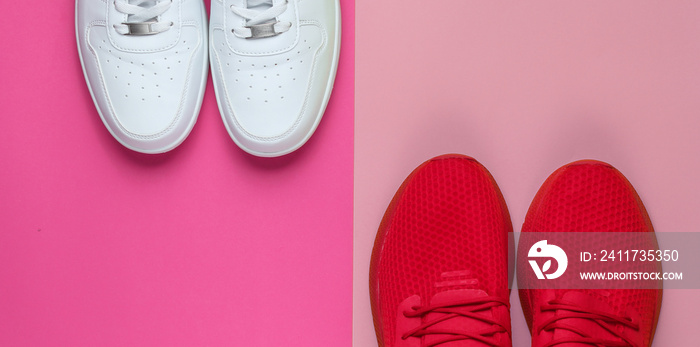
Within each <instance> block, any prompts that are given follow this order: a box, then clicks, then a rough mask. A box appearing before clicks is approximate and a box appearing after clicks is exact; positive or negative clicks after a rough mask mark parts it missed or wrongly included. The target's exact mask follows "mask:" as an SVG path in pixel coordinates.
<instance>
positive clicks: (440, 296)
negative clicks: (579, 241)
mask: <svg viewBox="0 0 700 347" xmlns="http://www.w3.org/2000/svg"><path fill="white" fill-rule="evenodd" d="M509 232H512V226H511V222H510V216H509V215H508V209H507V208H506V204H505V201H504V200H503V196H502V195H501V192H500V191H499V189H498V186H497V185H496V182H495V181H494V179H493V177H491V175H490V174H489V172H488V171H487V170H486V169H485V168H484V167H483V166H481V164H479V163H478V162H477V161H476V160H474V159H472V158H469V157H465V156H461V155H455V154H450V155H444V156H440V157H436V158H433V159H431V160H428V161H427V162H425V163H423V164H422V165H421V166H419V167H418V168H417V169H415V170H414V171H413V172H412V173H411V174H410V175H409V176H408V178H406V180H405V181H404V182H403V184H402V185H401V187H400V188H399V190H398V192H397V193H396V195H395V196H394V198H393V200H392V201H391V204H390V205H389V207H388V209H387V211H386V213H385V214H384V218H383V220H382V222H381V224H380V226H379V231H378V232H377V238H376V240H375V244H374V250H373V252H372V260H371V265H370V280H369V283H370V298H371V303H372V313H373V316H374V326H375V331H376V333H377V340H378V342H379V346H386V347H428V346H438V345H440V346H445V347H448V346H449V347H471V346H511V329H510V308H509V302H508V296H509V289H508V237H509V234H508V233H509ZM510 235H511V236H512V234H510Z"/></svg>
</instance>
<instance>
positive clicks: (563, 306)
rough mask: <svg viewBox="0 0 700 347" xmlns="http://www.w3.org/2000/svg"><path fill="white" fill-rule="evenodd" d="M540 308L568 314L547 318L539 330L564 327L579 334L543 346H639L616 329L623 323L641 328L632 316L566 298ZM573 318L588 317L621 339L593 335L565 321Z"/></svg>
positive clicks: (634, 327)
mask: <svg viewBox="0 0 700 347" xmlns="http://www.w3.org/2000/svg"><path fill="white" fill-rule="evenodd" d="M540 310H541V311H543V312H544V311H566V312H568V314H566V315H564V316H554V317H552V318H550V319H548V320H546V321H545V322H544V323H542V326H541V327H540V328H539V330H538V332H541V331H543V330H544V331H552V330H554V329H563V330H567V331H570V332H573V333H574V334H576V335H578V336H571V337H566V338H561V339H557V340H554V341H550V342H549V343H547V344H546V345H544V346H543V347H552V346H556V345H560V344H562V343H583V344H589V345H592V346H598V347H603V346H604V347H639V346H637V345H636V344H634V342H633V341H630V340H629V339H628V338H627V337H625V336H623V335H621V334H620V333H619V332H618V331H617V330H616V329H615V326H616V325H618V324H621V325H624V326H627V327H629V328H631V329H634V330H639V324H637V323H633V322H632V319H630V318H625V317H620V316H617V315H614V314H610V313H608V312H603V311H597V310H593V309H589V308H585V307H581V306H579V305H576V304H574V303H571V302H567V301H564V300H552V301H550V302H548V304H547V305H542V307H541V308H540ZM571 318H579V319H588V320H590V321H592V322H594V323H596V324H597V325H598V326H600V327H601V328H603V329H605V330H606V331H607V332H609V333H610V335H612V336H613V337H616V338H619V339H620V340H610V339H603V338H599V337H593V336H592V334H591V333H590V332H588V333H587V332H585V331H583V330H581V329H580V328H577V327H575V326H572V325H570V324H567V323H566V322H565V320H567V319H571Z"/></svg>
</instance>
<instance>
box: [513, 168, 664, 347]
mask: <svg viewBox="0 0 700 347" xmlns="http://www.w3.org/2000/svg"><path fill="white" fill-rule="evenodd" d="M522 231H523V233H522V234H521V236H520V246H522V247H519V248H518V249H519V252H518V283H519V285H518V286H519V287H520V288H528V286H527V283H522V281H525V279H524V278H526V277H527V276H525V275H522V274H523V272H524V271H530V267H529V266H528V264H527V260H526V258H525V257H527V256H528V255H527V254H525V253H527V249H525V248H527V247H529V246H528V245H529V244H530V243H531V242H532V241H533V240H528V237H529V236H528V234H527V233H528V232H596V233H599V232H637V233H642V234H641V235H642V236H640V237H635V238H634V240H635V241H634V243H633V244H632V243H629V241H624V242H627V243H629V244H626V245H620V244H619V242H618V243H616V242H617V241H615V240H613V239H612V238H611V237H610V236H609V234H607V235H608V236H607V237H596V236H595V234H593V235H591V234H586V235H585V236H584V237H581V238H576V242H577V243H582V244H583V246H585V247H588V249H592V250H603V249H620V247H623V246H624V247H625V248H623V249H622V251H623V252H624V251H625V249H638V250H639V249H642V250H649V249H658V244H657V243H656V237H655V235H654V229H653V227H652V225H651V222H650V220H649V216H648V215H647V212H646V210H645V208H644V205H643V204H642V201H641V200H640V199H639V196H638V195H637V193H636V192H635V190H634V188H632V185H631V184H630V183H629V182H628V181H627V179H625V177H624V176H623V175H622V174H621V173H620V172H619V171H617V170H616V169H615V168H613V167H612V166H610V165H609V164H606V163H602V162H598V161H591V160H586V161H578V162H574V163H571V164H568V165H566V166H564V167H562V168H560V169H559V170H557V171H555V172H554V173H553V174H552V175H551V176H550V177H549V178H548V179H547V180H546V181H545V183H544V184H543V185H542V187H541V188H540V190H539V192H538V193H537V195H536V196H535V199H534V200H533V202H532V204H531V205H530V209H529V211H528V213H527V216H526V217H525V223H524V224H523V228H522ZM647 234H648V236H646V235H647ZM530 235H535V234H530ZM599 235H601V236H602V235H604V234H599ZM525 240H528V241H525ZM625 240H629V239H625ZM524 242H525V243H524ZM528 242H529V243H528ZM620 242H622V241H620ZM611 247H613V248H611ZM538 252H539V249H538ZM570 256H571V255H570ZM569 263H570V264H571V260H569ZM618 263H619V262H618ZM646 264H650V265H642V266H646V267H647V268H649V267H651V268H652V269H653V270H654V271H656V270H658V271H661V269H660V264H657V263H646ZM585 266H596V265H590V264H587V265H585ZM625 266H627V265H625ZM632 266H636V265H632ZM569 267H571V265H569ZM574 275H578V273H575V274H574ZM544 281H545V282H544V283H553V282H547V280H544ZM619 283H621V282H614V281H611V282H610V289H562V287H561V286H560V287H557V288H556V289H520V290H519V294H520V302H521V304H522V307H523V312H524V313H525V320H526V321H527V324H528V327H529V328H530V331H531V333H532V346H533V347H550V346H557V347H586V346H634V347H643V346H651V342H652V340H653V339H654V332H655V329H656V323H657V321H658V318H659V310H660V308H661V295H662V290H661V289H660V288H661V284H660V282H659V284H658V285H657V284H654V286H653V287H652V288H659V289H620V286H621V285H620V284H619ZM605 285H606V286H607V284H605ZM615 287H617V288H615ZM529 288H532V287H529Z"/></svg>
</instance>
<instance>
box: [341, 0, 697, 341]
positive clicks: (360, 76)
mask: <svg viewBox="0 0 700 347" xmlns="http://www.w3.org/2000/svg"><path fill="white" fill-rule="evenodd" d="M433 5H436V6H433ZM356 49H357V55H356V59H357V70H356V91H357V92H356V93H357V94H356V116H355V258H354V262H355V281H354V300H355V301H354V314H355V315H354V320H353V323H354V331H353V337H354V345H355V346H357V347H367V346H376V340H375V337H374V331H373V327H372V323H371V313H370V306H369V293H368V286H367V278H368V272H369V271H368V267H369V257H370V252H371V247H372V242H373V240H374V236H375V233H376V231H377V227H378V226H379V222H380V220H381V217H382V215H383V214H384V211H385V209H386V207H387V205H388V204H389V201H390V200H391V198H392V197H393V195H394V193H395V192H396V189H397V188H398V187H399V185H400V184H401V182H402V181H403V180H404V179H405V178H406V176H407V175H408V174H409V173H410V172H411V171H412V170H413V169H414V168H415V167H416V166H418V165H419V164H420V163H422V162H423V161H425V160H427V159H429V158H431V157H433V156H436V155H439V154H443V153H450V152H457V153H463V154H467V155H471V156H473V157H475V158H476V159H478V160H479V161H480V162H481V163H482V164H484V165H485V166H486V167H487V168H488V169H489V170H490V171H491V173H492V174H493V176H494V177H495V179H496V181H497V182H498V184H499V186H500V188H501V190H502V191H503V194H504V196H505V199H506V202H507V204H508V207H509V210H510V213H511V217H512V221H513V226H514V229H515V230H516V231H519V230H520V226H521V225H522V222H523V219H524V217H525V214H526V212H527V208H528V207H529V205H530V202H531V201H532V198H533V197H534V195H535V193H536V192H537V190H538V189H539V187H540V185H541V184H542V183H543V182H544V180H545V179H546V178H547V176H549V175H550V174H551V173H552V172H553V171H554V170H556V169H557V168H558V167H560V166H562V165H564V164H567V163H569V162H571V161H574V160H577V159H583V158H593V159H599V160H604V161H608V162H610V163H611V164H613V165H614V166H616V167H617V168H618V169H619V170H620V171H622V172H623V173H624V174H625V175H626V176H627V178H628V179H629V180H630V181H631V182H632V184H633V185H634V186H635V187H636V189H637V190H638V192H639V194H640V196H641V197H642V199H643V200H644V202H645V205H646V207H647V209H648V211H649V213H650V215H651V218H652V222H653V224H654V226H655V228H656V231H657V232H666V231H686V232H691V231H692V232H698V231H700V230H699V227H698V226H699V225H700V213H698V211H700V194H699V193H700V179H698V172H700V136H699V134H698V132H699V130H700V2H697V1H673V2H669V1H665V2H660V1H632V0H624V1H622V0H621V1H556V0H547V1H542V0H538V1H520V2H516V1H451V2H449V3H446V2H444V3H441V4H439V5H437V4H432V3H431V4H428V3H426V2H420V3H419V2H418V1H415V2H406V1H399V0H383V1H360V2H358V3H357V41H356ZM662 246H663V245H662ZM511 306H512V308H511V317H512V323H513V334H514V337H513V341H514V346H516V347H520V346H530V335H529V332H528V330H527V327H526V325H525V319H524V318H523V315H522V310H521V308H520V303H519V299H518V295H517V291H513V293H512V295H511ZM698 312H700V291H698V290H667V291H665V293H664V302H663V306H662V311H661V316H660V322H659V326H658V330H657V335H656V339H655V343H654V345H655V346H690V345H692V344H693V342H691V341H696V339H697V338H696V337H695V335H696V332H697V327H698V324H699V323H700V317H699V316H698V314H697V313H698ZM696 344H697V343H696Z"/></svg>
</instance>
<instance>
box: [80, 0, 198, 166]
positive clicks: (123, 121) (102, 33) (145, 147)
mask: <svg viewBox="0 0 700 347" xmlns="http://www.w3.org/2000/svg"><path fill="white" fill-rule="evenodd" d="M159 21H165V22H173V26H172V27H170V29H168V30H167V31H165V32H163V33H159V34H155V35H148V36H133V35H122V34H119V33H118V32H117V31H116V30H115V29H114V27H113V25H114V24H120V23H123V22H127V15H126V14H123V13H121V12H119V11H117V10H116V8H115V6H114V3H113V2H112V1H104V0H77V2H76V30H77V37H78V45H79V51H80V55H81V61H82V63H83V68H84V71H85V75H86V79H87V82H88V86H89V88H90V91H91V94H92V96H93V99H94V101H95V104H96V106H97V109H98V111H99V113H100V115H101V117H102V120H103V121H104V123H105V125H106V126H107V128H108V129H109V131H110V132H111V133H112V134H113V135H114V137H115V138H116V139H117V140H119V141H120V142H121V143H122V144H124V145H125V146H126V147H128V148H131V149H133V150H136V151H140V152H145V153H159V152H165V151H168V150H170V149H172V148H174V147H176V146H177V145H178V144H179V143H180V142H182V141H183V140H184V138H185V137H186V136H187V134H188V133H189V132H190V130H191V129H192V127H193V126H194V123H195V121H196V118H197V114H198V112H199V108H200V106H201V101H202V97H203V94H204V87H205V82H206V77H207V65H208V61H207V49H206V47H207V46H208V41H207V31H206V27H205V26H206V18H205V15H204V7H203V4H202V1H201V0H175V1H173V4H172V6H171V7H170V9H168V10H167V11H166V12H165V13H164V14H163V15H162V16H160V18H159Z"/></svg>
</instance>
